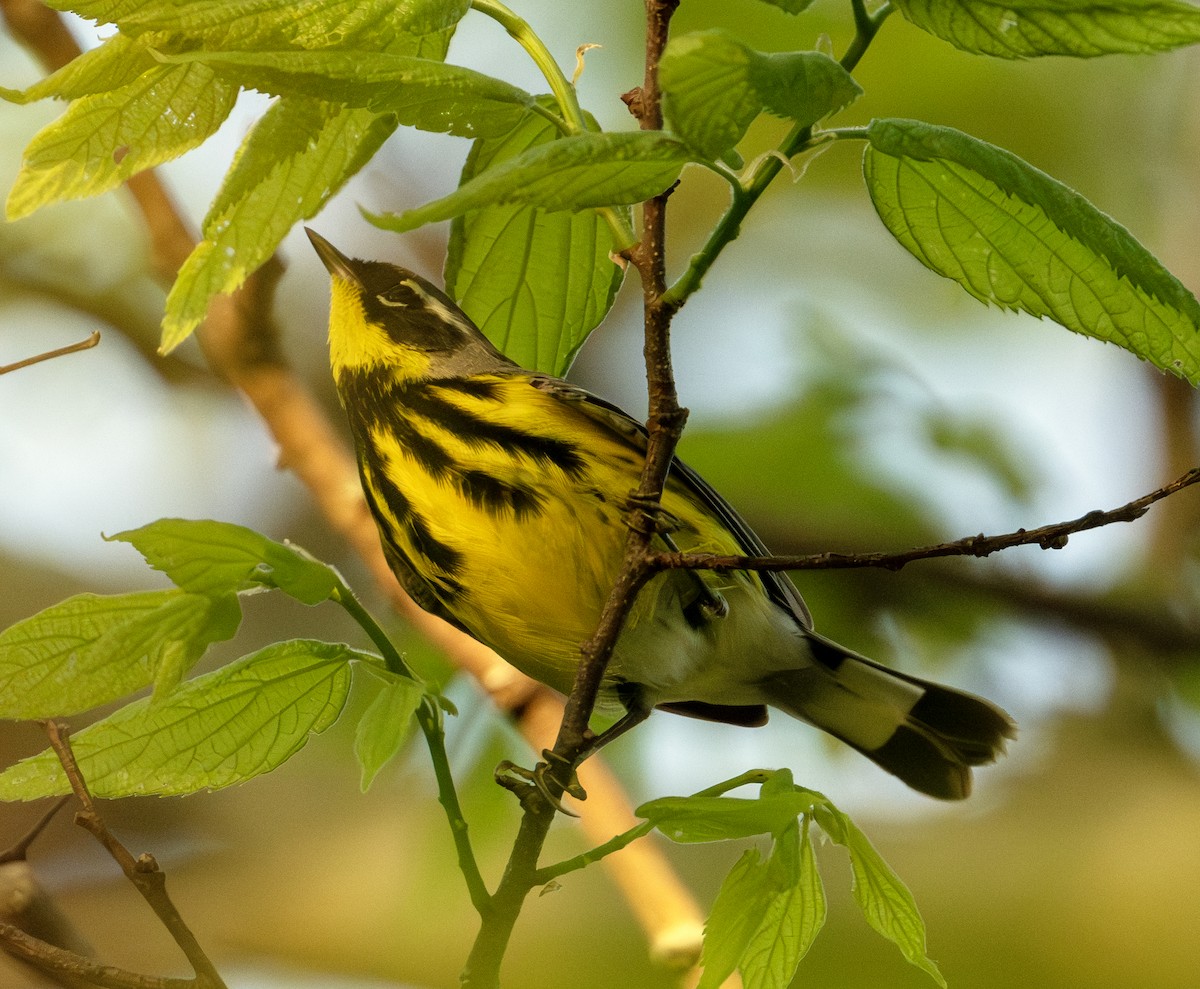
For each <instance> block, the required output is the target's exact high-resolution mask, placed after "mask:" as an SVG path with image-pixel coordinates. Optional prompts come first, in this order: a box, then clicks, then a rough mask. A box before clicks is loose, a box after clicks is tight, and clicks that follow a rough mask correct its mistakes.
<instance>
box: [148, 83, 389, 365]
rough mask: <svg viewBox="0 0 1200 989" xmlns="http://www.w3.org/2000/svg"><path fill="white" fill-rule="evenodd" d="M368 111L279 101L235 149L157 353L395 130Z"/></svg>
mask: <svg viewBox="0 0 1200 989" xmlns="http://www.w3.org/2000/svg"><path fill="white" fill-rule="evenodd" d="M395 127H396V124H395V120H394V119H393V118H391V117H388V116H380V115H377V114H374V113H372V112H371V111H369V110H362V109H338V108H337V107H334V106H332V105H330V104H326V103H322V102H319V101H317V100H314V99H309V98H306V97H299V96H297V97H287V98H285V99H282V100H280V101H279V102H278V103H276V104H275V105H274V106H272V107H271V109H270V110H268V111H267V113H266V115H265V116H264V117H263V118H262V119H261V120H260V121H259V122H258V123H257V124H256V125H255V127H254V129H253V130H252V131H251V132H250V134H249V135H248V136H247V138H246V140H245V141H244V142H243V143H242V147H241V148H240V149H239V151H238V156H237V158H236V159H235V161H234V164H233V167H232V168H231V169H230V171H229V174H228V175H227V176H226V177H225V182H224V184H223V185H222V187H221V190H220V192H218V193H217V197H216V199H215V200H214V201H213V203H212V205H211V206H210V207H209V211H208V215H207V216H206V217H205V220H204V225H203V234H204V239H203V240H202V241H201V242H200V243H199V244H197V245H196V248H195V250H193V251H192V253H191V255H190V256H189V257H188V259H187V260H186V261H185V262H184V264H183V267H182V268H181V269H180V270H179V275H178V277H177V278H176V280H175V285H174V286H173V287H172V288H171V292H170V294H169V295H168V296H167V309H166V315H165V316H164V317H163V335H162V343H161V346H160V350H161V351H162V352H163V353H169V352H170V351H172V350H174V349H175V348H176V347H177V346H179V344H181V343H182V342H183V341H184V340H186V339H187V338H188V336H190V335H191V333H192V331H193V330H194V329H195V328H196V327H197V326H199V325H200V321H201V320H202V319H203V318H204V315H205V313H206V312H207V311H208V306H209V303H210V302H211V301H212V299H213V297H214V296H216V295H219V294H221V293H223V292H232V291H233V290H234V289H236V288H238V287H239V286H240V285H241V284H242V283H243V282H245V280H246V278H247V277H249V275H250V273H251V272H253V271H254V270H255V269H256V268H258V267H259V265H261V264H262V263H263V262H264V261H266V260H267V259H268V258H269V257H270V256H271V254H272V253H273V252H274V251H275V248H276V246H278V244H279V242H280V241H281V240H282V239H283V237H284V235H285V234H286V233H287V232H288V231H289V230H290V229H291V228H292V226H294V225H295V223H296V222H297V221H298V220H304V219H308V218H310V217H312V216H315V215H316V214H317V212H319V211H320V209H321V207H322V206H324V205H325V203H326V202H327V201H328V200H329V198H330V197H331V196H332V195H333V194H334V193H335V192H337V191H338V189H340V188H341V187H342V185H343V184H344V183H345V182H346V180H347V179H349V178H350V177H351V176H352V175H354V173H355V172H357V171H358V170H359V169H360V168H362V166H363V165H365V164H366V163H367V161H369V160H370V158H371V156H372V155H373V154H374V153H375V152H376V151H377V150H378V149H379V146H380V145H381V144H383V142H384V141H385V140H386V139H387V138H388V136H389V135H390V134H391V133H392V131H394V130H395Z"/></svg>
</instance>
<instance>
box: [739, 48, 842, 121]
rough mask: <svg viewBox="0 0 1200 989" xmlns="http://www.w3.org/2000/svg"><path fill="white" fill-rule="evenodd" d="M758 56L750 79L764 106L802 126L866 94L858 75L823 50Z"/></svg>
mask: <svg viewBox="0 0 1200 989" xmlns="http://www.w3.org/2000/svg"><path fill="white" fill-rule="evenodd" d="M755 55H756V57H755V59H754V60H753V61H752V62H751V64H750V78H751V80H752V81H753V83H754V86H755V88H756V89H757V90H758V95H759V96H760V97H761V98H762V101H763V106H764V107H765V108H766V110H767V112H768V113H773V114H775V116H777V117H783V118H785V119H787V120H791V121H794V122H795V123H796V124H798V125H799V126H801V127H808V126H811V125H812V124H815V123H816V122H817V121H818V120H824V119H825V118H826V117H828V116H829V115H830V114H834V113H838V112H839V111H841V110H844V109H845V108H846V107H848V106H849V105H850V104H851V103H853V102H854V101H855V100H857V99H858V98H859V97H860V96H862V92H863V91H862V87H861V86H859V84H858V83H857V82H855V81H854V77H853V76H852V75H850V73H849V72H847V71H846V70H845V69H843V68H842V67H841V66H840V65H839V64H838V63H837V62H835V61H834V60H833V59H832V58H830V57H829V56H828V55H825V54H823V53H821V52H779V53H773V54H765V55H764V54H761V53H758V52H756V53H755Z"/></svg>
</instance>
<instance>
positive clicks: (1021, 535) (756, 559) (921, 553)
mask: <svg viewBox="0 0 1200 989" xmlns="http://www.w3.org/2000/svg"><path fill="white" fill-rule="evenodd" d="M1197 482H1200V467H1194V468H1192V469H1191V470H1189V471H1188V472H1187V473H1186V474H1184V475H1183V476H1181V477H1178V478H1176V479H1175V480H1174V481H1172V482H1171V483H1170V484H1165V485H1163V486H1162V487H1161V488H1158V489H1157V490H1155V491H1151V492H1150V493H1149V494H1147V495H1143V496H1142V497H1141V498H1135V499H1134V500H1133V501H1131V502H1129V503H1127V504H1125V505H1122V506H1121V507H1120V508H1114V509H1111V510H1109V511H1106V512H1104V511H1092V512H1088V513H1087V514H1086V515H1082V516H1080V517H1079V518H1077V519H1072V520H1071V521H1069V522H1057V523H1055V524H1053V525H1044V526H1041V527H1039V528H1037V529H1018V530H1017V531H1016V532H1008V533H1005V534H1003V535H999V536H985V535H984V534H983V533H980V534H979V535H978V536H966V537H965V538H963V539H957V540H955V541H954V542H949V543H938V544H936V545H934V546H918V547H916V548H915V549H910V550H905V551H903V552H900V553H814V554H809V555H805V556H722V555H720V554H717V553H654V554H652V555H651V556H650V563H651V565H653V566H654V567H655V568H657V569H660V570H674V569H683V570H772V571H777V570H847V569H854V568H863V567H881V568H883V569H886V570H899V569H900V568H901V567H903V566H906V565H907V564H909V563H912V562H914V561H916V560H930V559H935V558H937V557H943V556H976V557H984V556H991V554H993V553H997V552H999V551H1000V550H1005V549H1011V548H1013V547H1014V546H1031V545H1036V546H1040V547H1041V548H1042V549H1062V548H1063V547H1064V546H1066V545H1067V539H1068V537H1069V536H1072V535H1074V534H1075V533H1077V532H1086V531H1087V530H1088V529H1099V528H1100V527H1102V526H1106V525H1112V524H1113V523H1114V522H1133V521H1135V520H1137V519H1140V518H1141V517H1142V516H1143V515H1145V514H1146V512H1147V511H1148V510H1149V508H1150V506H1151V505H1153V504H1154V503H1155V502H1157V501H1162V500H1163V499H1164V498H1167V497H1169V496H1170V495H1173V494H1175V493H1176V492H1177V491H1182V490H1183V489H1184V488H1186V487H1190V486H1191V485H1193V484H1196V483H1197Z"/></svg>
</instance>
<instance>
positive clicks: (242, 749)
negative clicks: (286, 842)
mask: <svg viewBox="0 0 1200 989" xmlns="http://www.w3.org/2000/svg"><path fill="white" fill-rule="evenodd" d="M354 659H362V660H366V661H368V662H371V663H372V664H374V663H377V659H376V658H375V657H371V656H368V655H366V654H362V653H358V652H357V651H355V650H353V649H351V648H350V647H348V646H344V645H335V644H331V643H327V642H314V641H309V640H304V639H297V640H293V641H290V642H279V643H276V644H274V645H272V646H268V647H267V648H265V649H262V650H260V651H259V652H256V653H254V654H252V655H250V656H246V657H244V658H243V659H240V660H238V661H237V662H236V663H231V664H230V665H228V666H225V667H222V668H221V669H219V670H216V671H215V672H213V673H209V674H206V675H205V676H201V677H197V678H196V679H194V680H189V681H188V682H187V683H185V684H183V685H182V686H180V687H179V688H178V689H176V690H175V691H173V692H172V693H170V694H169V695H167V696H166V697H165V698H164V699H162V700H158V701H155V702H151V701H150V700H149V699H146V700H140V701H135V702H134V703H132V704H129V705H128V706H126V707H123V708H121V710H119V711H117V712H116V713H114V714H112V715H110V716H109V717H107V718H105V719H103V720H102V721H98V722H96V723H95V724H94V725H91V726H89V727H87V728H84V729H83V730H81V731H79V732H78V733H76V734H74V735H72V737H71V748H72V751H73V752H74V755H75V759H76V761H77V762H78V764H79V768H80V770H81V772H82V774H83V778H84V779H85V780H86V781H87V784H88V787H89V789H90V790H91V792H92V794H93V795H94V796H98V797H127V796H137V795H146V794H156V795H159V796H169V795H179V794H184V793H194V792H195V791H197V790H204V789H209V790H216V789H220V788H221V787H225V786H230V785H232V784H234V783H242V782H244V781H246V780H248V779H252V778H253V777H255V776H258V775H260V774H261V773H266V772H269V771H270V770H272V769H275V768H276V767H278V766H279V765H281V764H282V763H284V762H285V761H287V759H289V758H290V757H291V756H293V755H295V754H296V753H297V752H298V751H299V750H300V749H301V748H303V747H304V745H305V743H306V742H307V741H308V738H309V735H311V734H315V733H318V732H322V731H324V730H325V729H326V728H328V727H329V726H330V725H331V724H333V722H334V721H335V720H337V716H338V715H339V714H340V713H341V710H342V707H343V705H344V704H345V702H346V696H347V694H348V692H349V689H350V666H349V662H350V661H351V660H354ZM67 792H69V787H68V785H67V780H66V777H65V774H64V773H63V771H62V767H61V765H60V764H59V761H58V759H57V758H56V757H55V755H54V753H53V752H52V751H49V750H47V751H46V752H42V753H39V754H38V755H36V756H32V757H30V758H28V759H24V760H22V761H21V762H19V763H17V764H16V765H15V766H12V767H10V768H9V769H7V770H6V771H5V772H3V773H0V800H32V799H35V798H38V797H46V796H55V795H57V794H62V793H67Z"/></svg>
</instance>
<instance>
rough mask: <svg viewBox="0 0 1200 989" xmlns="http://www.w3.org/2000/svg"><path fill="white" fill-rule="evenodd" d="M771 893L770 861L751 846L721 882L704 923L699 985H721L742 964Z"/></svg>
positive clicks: (709, 988) (715, 988) (714, 987)
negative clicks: (764, 859) (768, 863)
mask: <svg viewBox="0 0 1200 989" xmlns="http://www.w3.org/2000/svg"><path fill="white" fill-rule="evenodd" d="M771 894H772V882H771V872H770V869H769V868H768V865H767V863H766V862H764V861H763V860H762V855H761V853H760V852H759V851H758V849H756V848H749V849H747V850H746V851H745V852H743V853H742V857H741V858H740V859H738V861H737V863H736V864H735V865H734V867H733V868H732V869H730V870H729V875H727V876H726V877H725V880H724V882H722V883H721V889H720V890H719V891H718V893H717V898H716V900H715V901H714V902H713V907H712V911H711V912H710V913H709V915H708V920H707V922H706V923H705V925H704V947H703V949H702V950H701V953H700V964H701V965H702V966H703V967H704V971H703V973H702V974H701V976H700V982H699V983H698V985H697V989H718V987H719V986H720V985H721V984H722V983H723V982H724V981H725V980H726V979H727V978H728V977H729V976H730V975H731V974H732V973H733V971H734V969H736V968H737V967H738V965H739V963H740V962H741V960H742V956H743V955H744V954H745V952H746V946H747V945H748V944H749V943H750V939H751V938H752V937H753V936H754V932H755V931H756V930H757V929H758V922H759V919H760V918H761V917H762V913H763V911H764V910H765V909H766V907H767V904H768V903H769V902H770V900H771Z"/></svg>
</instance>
